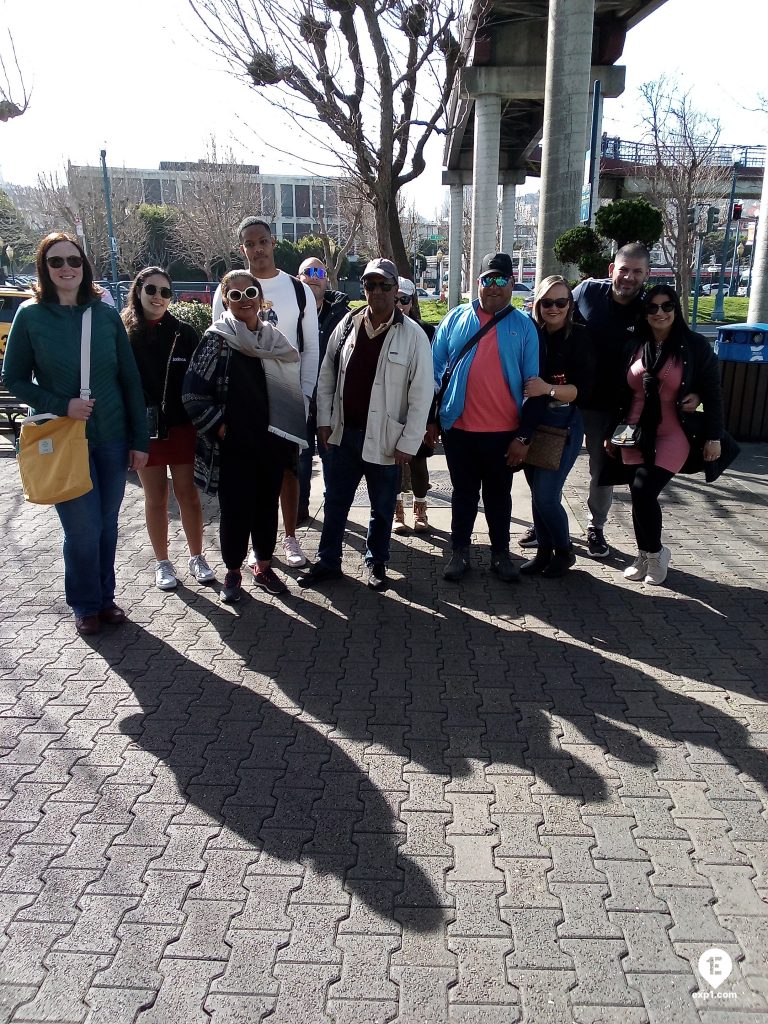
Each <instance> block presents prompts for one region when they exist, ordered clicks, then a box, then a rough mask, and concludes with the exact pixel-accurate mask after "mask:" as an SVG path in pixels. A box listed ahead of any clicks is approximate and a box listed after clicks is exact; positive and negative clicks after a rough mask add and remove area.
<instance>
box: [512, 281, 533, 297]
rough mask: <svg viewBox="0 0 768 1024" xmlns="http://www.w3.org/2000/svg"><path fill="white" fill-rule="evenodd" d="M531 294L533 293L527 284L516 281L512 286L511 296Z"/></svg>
mask: <svg viewBox="0 0 768 1024" xmlns="http://www.w3.org/2000/svg"><path fill="white" fill-rule="evenodd" d="M532 293H533V288H531V287H530V286H529V285H527V284H523V282H522V281H516V282H515V283H514V284H513V285H512V294H513V295H515V294H517V295H531V294H532Z"/></svg>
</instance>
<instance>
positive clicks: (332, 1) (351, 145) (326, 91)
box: [189, 0, 471, 272]
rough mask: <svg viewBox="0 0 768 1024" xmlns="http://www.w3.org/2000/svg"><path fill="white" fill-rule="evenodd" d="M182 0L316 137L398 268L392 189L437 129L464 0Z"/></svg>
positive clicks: (415, 167) (419, 165) (232, 59)
mask: <svg viewBox="0 0 768 1024" xmlns="http://www.w3.org/2000/svg"><path fill="white" fill-rule="evenodd" d="M189 2H190V5H191V7H192V9H193V10H194V11H195V13H196V14H197V15H198V17H199V18H200V20H201V21H202V23H203V25H204V26H205V28H206V30H207V32H208V35H209V37H210V39H211V40H212V41H213V42H214V44H215V46H216V48H217V49H219V50H220V52H222V53H223V54H224V56H225V57H226V58H227V60H228V61H229V63H230V65H231V66H232V68H233V70H234V71H235V73H236V74H238V75H241V76H243V77H244V78H245V80H246V81H248V82H250V83H251V84H252V85H255V86H256V87H257V88H259V89H260V90H261V95H263V96H267V98H269V96H268V91H269V90H274V100H272V102H274V103H275V104H276V105H279V106H280V107H282V108H283V109H286V108H287V109H288V110H290V111H291V112H292V113H293V115H294V118H295V119H296V123H297V124H299V125H303V126H304V127H305V130H306V131H307V134H308V135H309V136H310V137H311V139H312V142H313V144H314V147H315V149H317V146H318V144H319V143H322V142H323V140H325V143H326V147H327V150H329V151H331V152H332V154H333V156H332V159H333V161H334V162H335V164H336V165H337V166H338V165H339V164H341V166H342V167H343V169H344V170H345V172H346V174H347V176H348V177H350V178H355V179H356V180H357V183H358V185H359V187H360V188H361V190H363V192H364V194H365V196H366V198H367V200H368V202H369V204H370V206H371V208H372V210H373V213H374V217H375V227H376V239H377V245H376V250H377V252H378V253H379V254H380V255H382V256H387V257H390V258H392V259H394V260H395V262H396V263H397V265H398V266H399V267H400V269H401V271H403V272H405V271H406V269H407V267H408V255H407V253H406V249H405V244H404V241H403V236H402V231H401V227H400V222H399V217H398V206H397V197H398V193H399V191H400V189H401V188H402V187H403V186H404V185H406V184H407V183H408V182H409V181H413V180H414V179H415V178H417V177H418V176H419V175H420V174H421V173H422V171H423V170H424V168H425V166H426V164H425V159H424V148H425V146H426V144H427V142H428V140H429V139H430V138H431V137H432V135H433V134H435V133H436V132H444V131H445V113H446V107H447V103H448V97H449V95H450V92H451V89H452V87H453V84H454V81H455V79H456V76H457V74H458V71H459V69H460V68H461V67H462V66H463V64H464V63H465V61H466V56H467V52H468V49H469V46H470V44H471V38H470V33H466V34H464V42H463V43H460V42H459V38H460V36H461V33H462V25H461V21H462V16H461V3H462V0H383V2H378V3H377V2H376V0H285V3H282V4H275V3H273V2H272V0H189ZM417 77H418V85H417ZM329 136H334V137H335V138H334V139H333V142H332V143H331V139H330V137H329ZM339 144H340V145H339Z"/></svg>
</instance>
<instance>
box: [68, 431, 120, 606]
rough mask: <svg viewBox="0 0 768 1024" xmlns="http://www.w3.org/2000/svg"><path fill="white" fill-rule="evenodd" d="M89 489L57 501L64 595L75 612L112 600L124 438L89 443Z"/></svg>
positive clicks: (111, 602)
mask: <svg viewBox="0 0 768 1024" xmlns="http://www.w3.org/2000/svg"><path fill="white" fill-rule="evenodd" d="M89 455H90V470H91V480H92V481H93V490H91V491H89V492H88V493H87V494H84V495H83V496H82V497H81V498H73V499H72V500H71V501H62V502H60V503H59V504H58V505H56V511H57V513H58V515H59V519H60V520H61V525H62V526H63V527H64V594H65V596H66V600H67V604H68V605H69V606H70V608H71V609H72V611H73V612H74V613H75V615H76V616H78V617H82V616H84V615H96V614H98V613H99V612H100V611H101V610H102V608H110V607H111V606H112V605H113V604H114V603H115V551H116V550H117V516H118V513H119V512H120V505H121V503H122V500H123V494H124V493H125V476H126V471H127V468H128V445H127V443H126V442H125V441H111V442H109V443H107V444H99V445H89Z"/></svg>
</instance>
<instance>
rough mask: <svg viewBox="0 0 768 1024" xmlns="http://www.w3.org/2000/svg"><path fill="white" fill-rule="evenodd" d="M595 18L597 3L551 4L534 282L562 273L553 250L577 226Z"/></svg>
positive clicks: (570, 0)
mask: <svg viewBox="0 0 768 1024" xmlns="http://www.w3.org/2000/svg"><path fill="white" fill-rule="evenodd" d="M594 18H595V0H549V26H548V29H547V73H546V85H545V95H544V133H543V137H542V140H541V147H542V160H541V196H540V207H539V244H538V252H537V256H536V280H537V282H538V281H540V280H541V279H542V278H543V277H546V276H547V275H548V274H553V273H561V272H562V267H561V264H560V263H558V261H557V260H556V259H555V256H554V253H553V252H552V246H553V245H554V243H555V240H556V238H557V237H558V235H561V234H562V233H563V232H564V231H567V230H568V228H572V227H575V226H576V225H577V224H578V223H579V212H580V206H581V189H582V183H583V180H584V158H585V155H586V147H585V144H584V140H585V139H586V137H587V123H588V120H589V81H590V70H591V60H592V27H593V24H594ZM475 167H477V163H475Z"/></svg>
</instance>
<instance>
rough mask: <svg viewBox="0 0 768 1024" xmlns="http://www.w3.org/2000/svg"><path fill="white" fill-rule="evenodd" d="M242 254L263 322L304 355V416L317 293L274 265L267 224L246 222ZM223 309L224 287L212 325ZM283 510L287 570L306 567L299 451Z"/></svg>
mask: <svg viewBox="0 0 768 1024" xmlns="http://www.w3.org/2000/svg"><path fill="white" fill-rule="evenodd" d="M237 235H238V238H239V239H240V252H241V253H242V255H243V259H244V260H245V264H246V266H247V267H248V270H249V271H250V272H251V273H252V274H253V276H254V277H255V278H257V279H258V282H259V284H260V285H261V290H262V292H263V294H264V317H265V319H266V320H267V321H268V322H269V323H271V324H272V325H273V326H274V327H277V328H278V330H280V331H281V332H282V333H283V334H284V335H285V336H286V338H287V339H288V341H289V342H290V343H291V345H293V347H294V348H295V349H297V350H298V352H299V357H300V360H301V390H302V392H303V394H304V405H305V412H308V411H309V401H310V399H311V398H312V395H313V393H314V390H315V381H316V380H317V368H318V354H319V344H320V343H319V331H318V325H317V305H316V303H315V296H314V295H313V293H312V291H311V290H310V289H309V288H308V287H307V285H305V284H303V283H302V282H301V281H298V280H297V279H296V278H295V277H291V275H290V274H286V273H285V271H283V270H278V269H277V267H276V266H275V244H276V240H275V237H274V235H273V234H272V229H271V228H270V226H269V224H267V222H266V221H265V220H261V219H260V218H258V217H246V218H245V220H244V221H242V222H241V224H240V226H239V227H238V229H237ZM223 310H224V305H223V303H222V301H221V287H219V288H217V289H216V294H215V295H214V297H213V321H214V323H215V322H216V321H217V320H218V319H219V317H220V316H221V314H222V312H223ZM280 506H281V508H282V512H283V528H284V530H285V537H284V538H283V558H284V559H285V561H286V562H287V563H288V565H290V566H293V567H294V568H298V567H299V566H302V565H306V561H307V560H306V558H305V557H304V552H303V551H302V550H301V548H300V547H299V542H298V540H297V539H296V523H297V519H298V512H299V456H298V449H297V450H296V460H295V465H293V466H291V467H290V468H289V469H286V471H285V473H284V475H283V487H282V490H281V491H280ZM248 564H249V565H251V566H253V565H255V564H256V555H255V553H254V552H251V556H250V558H249V559H248Z"/></svg>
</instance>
